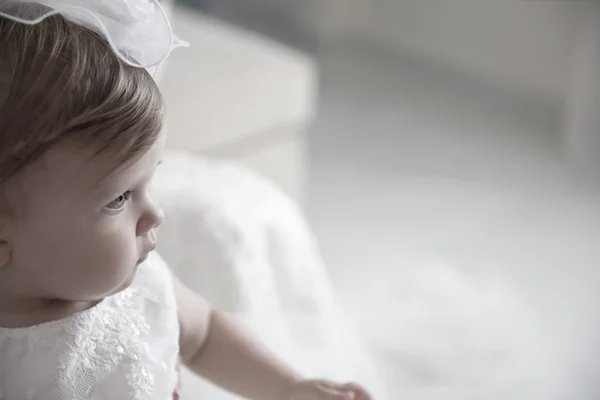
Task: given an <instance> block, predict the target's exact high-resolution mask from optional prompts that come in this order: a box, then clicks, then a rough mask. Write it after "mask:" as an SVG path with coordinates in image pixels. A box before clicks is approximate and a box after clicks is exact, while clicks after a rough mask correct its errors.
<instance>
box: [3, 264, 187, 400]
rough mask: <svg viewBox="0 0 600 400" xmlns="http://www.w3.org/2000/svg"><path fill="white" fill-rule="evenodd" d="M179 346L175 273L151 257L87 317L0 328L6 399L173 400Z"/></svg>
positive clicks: (77, 316)
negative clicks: (124, 286) (123, 287)
mask: <svg viewBox="0 0 600 400" xmlns="http://www.w3.org/2000/svg"><path fill="white" fill-rule="evenodd" d="M178 341H179V324H178V321H177V309H176V304H175V298H174V294H173V289H172V284H171V276H170V272H169V271H168V269H167V267H166V265H165V264H164V262H163V261H162V260H161V259H160V257H159V256H158V255H157V254H151V255H150V257H149V259H148V260H147V261H146V262H145V263H144V264H142V265H141V266H140V267H139V271H138V274H137V276H136V278H135V281H134V282H133V284H132V285H131V286H130V287H129V288H128V289H126V290H124V291H122V292H120V293H118V294H116V295H114V296H111V297H108V298H106V299H104V300H103V301H102V302H101V303H100V304H98V305H97V306H95V307H93V308H91V309H89V310H87V311H84V312H82V313H79V314H76V315H74V316H72V317H70V318H67V319H63V320H60V321H55V322H50V323H46V324H42V325H38V326H34V327H29V328H21V329H5V328H0V399H2V400H42V399H43V400H125V399H127V400H167V399H172V395H173V391H174V388H175V387H176V384H177V372H176V362H177V355H178V353H179V344H178Z"/></svg>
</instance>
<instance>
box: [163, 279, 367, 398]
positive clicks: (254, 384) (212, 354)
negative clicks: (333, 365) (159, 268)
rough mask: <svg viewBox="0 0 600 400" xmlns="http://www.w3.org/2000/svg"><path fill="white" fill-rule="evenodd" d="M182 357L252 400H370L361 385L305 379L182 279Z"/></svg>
mask: <svg viewBox="0 0 600 400" xmlns="http://www.w3.org/2000/svg"><path fill="white" fill-rule="evenodd" d="M174 282H175V283H174V286H175V296H176V298H177V303H178V304H177V305H178V309H179V325H180V330H181V334H180V338H179V342H180V353H181V358H182V360H183V361H184V363H185V364H186V366H187V367H188V368H190V369H191V370H192V371H194V372H196V373H197V374H198V375H201V376H203V377H205V378H206V379H208V380H210V381H212V382H213V383H215V384H217V385H219V386H221V387H223V388H224V389H227V390H229V391H231V392H233V393H236V394H239V395H241V396H243V397H245V398H248V399H252V400H307V399H311V400H353V399H354V400H371V397H370V396H369V395H368V393H367V392H366V391H365V390H364V389H363V388H362V387H360V386H359V385H356V384H352V383H350V384H345V385H339V384H336V383H333V382H329V381H325V380H305V379H303V378H302V377H301V376H300V375H299V374H298V373H296V372H295V371H293V370H292V369H291V368H290V367H288V366H287V365H286V364H284V363H283V362H282V361H281V360H279V359H278V358H277V357H276V356H275V355H274V354H273V353H272V352H271V351H270V350H269V349H268V348H267V347H266V346H265V345H263V344H262V343H261V342H260V341H259V340H258V339H257V338H254V337H253V336H252V335H251V334H250V333H249V332H248V331H247V330H246V329H245V328H244V327H242V326H241V325H239V324H237V323H235V321H234V320H233V319H232V318H229V317H228V316H226V315H225V314H224V313H222V312H220V311H218V310H215V309H214V308H212V307H211V305H210V304H208V302H207V301H206V300H204V299H203V298H202V297H200V296H198V295H197V294H196V293H194V292H192V291H191V290H190V289H188V288H186V287H185V286H184V285H183V284H182V283H181V282H179V281H178V280H177V279H174Z"/></svg>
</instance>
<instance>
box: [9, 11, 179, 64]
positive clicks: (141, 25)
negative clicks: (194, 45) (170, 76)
mask: <svg viewBox="0 0 600 400" xmlns="http://www.w3.org/2000/svg"><path fill="white" fill-rule="evenodd" d="M56 14H60V15H62V16H63V17H64V18H66V19H68V20H70V21H72V22H75V23H77V24H81V25H83V26H85V27H87V28H88V29H91V30H93V31H94V32H96V33H98V34H100V35H102V36H103V37H104V38H105V39H106V40H107V42H108V43H109V44H110V45H111V47H112V49H113V50H114V51H115V54H117V55H118V56H119V58H121V59H122V60H123V61H124V62H126V63H128V64H130V65H133V66H136V67H142V68H149V69H152V68H157V67H159V66H160V64H161V63H162V62H163V61H164V60H165V59H166V58H167V57H168V56H169V54H170V53H171V51H172V50H173V49H175V48H176V47H180V46H187V43H186V42H184V41H182V40H180V39H179V38H177V36H175V34H174V33H173V30H172V29H171V24H170V23H169V19H168V18H167V15H166V14H165V11H164V10H163V8H162V6H161V5H160V3H159V2H158V1H157V0H36V1H31V0H2V1H0V16H4V17H7V18H10V19H12V20H14V21H17V22H21V23H24V24H37V23H39V22H40V21H43V20H44V19H45V18H48V17H49V16H52V15H56Z"/></svg>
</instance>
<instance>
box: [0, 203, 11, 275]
mask: <svg viewBox="0 0 600 400" xmlns="http://www.w3.org/2000/svg"><path fill="white" fill-rule="evenodd" d="M12 225H13V223H12V218H11V217H10V215H9V214H8V213H5V212H2V211H0V269H2V268H3V267H5V266H7V265H8V263H9V262H10V257H11V254H12V246H11V243H12Z"/></svg>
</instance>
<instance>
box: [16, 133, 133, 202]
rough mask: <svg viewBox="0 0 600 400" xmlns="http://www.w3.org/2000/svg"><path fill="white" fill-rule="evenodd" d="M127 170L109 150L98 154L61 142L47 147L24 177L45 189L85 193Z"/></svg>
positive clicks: (90, 149)
mask: <svg viewBox="0 0 600 400" xmlns="http://www.w3.org/2000/svg"><path fill="white" fill-rule="evenodd" d="M126 169H127V165H126V164H123V163H121V162H120V160H117V159H116V157H114V156H111V154H110V152H108V151H105V152H102V153H97V152H96V151H94V149H92V148H85V147H81V146H73V145H69V144H64V145H63V144H60V145H56V146H54V147H52V148H51V149H50V150H48V151H47V152H46V154H44V156H42V157H41V158H40V162H39V163H37V165H35V166H33V168H32V169H31V171H30V172H31V173H30V174H28V175H29V176H26V177H25V179H30V180H33V181H37V182H35V187H38V188H42V189H45V190H61V191H63V192H67V191H68V192H74V193H80V194H88V193H91V192H93V191H94V190H95V189H97V188H98V187H99V186H102V185H104V184H106V183H107V182H109V181H110V180H112V179H115V178H118V176H119V175H120V174H122V173H124V172H125V171H126ZM32 183H34V182H32Z"/></svg>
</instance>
